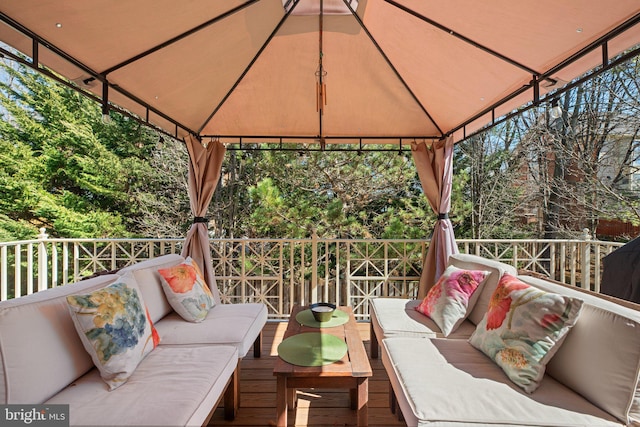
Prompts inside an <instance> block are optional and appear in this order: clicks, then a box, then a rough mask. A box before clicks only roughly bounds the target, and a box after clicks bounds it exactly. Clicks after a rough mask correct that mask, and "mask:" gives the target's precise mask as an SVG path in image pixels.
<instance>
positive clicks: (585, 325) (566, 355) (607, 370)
mask: <svg viewBox="0 0 640 427" xmlns="http://www.w3.org/2000/svg"><path fill="white" fill-rule="evenodd" d="M518 277H519V279H520V280H522V281H523V282H526V283H530V284H532V285H534V286H537V287H539V288H541V289H543V290H546V291H549V292H557V293H563V294H565V295H568V296H572V297H575V298H580V299H582V300H583V301H584V304H583V306H582V312H581V314H580V317H579V318H578V321H577V322H576V324H575V325H574V327H573V329H572V330H571V331H570V332H569V333H568V334H567V337H566V339H565V341H564V343H563V344H562V346H561V347H560V348H559V350H558V352H557V353H556V354H555V356H554V357H553V358H552V359H551V361H550V362H549V364H548V365H547V373H548V374H549V375H551V376H553V377H554V378H556V379H557V380H559V381H560V382H562V383H563V384H566V385H567V386H568V387H571V388H572V389H573V390H575V391H577V392H578V393H580V394H581V395H583V396H585V397H586V398H587V399H589V400H590V401H591V402H593V403H595V404H596V405H598V406H599V407H601V408H603V409H605V410H606V411H608V412H610V413H611V414H613V415H615V416H616V417H617V418H618V419H619V420H621V421H623V422H624V423H628V422H631V420H633V421H635V422H640V405H639V396H640V392H639V390H638V375H639V373H640V312H638V311H636V310H632V309H630V308H627V307H623V306H621V305H618V304H615V303H613V302H611V301H607V300H604V299H602V298H599V297H597V296H594V295H590V294H588V293H584V292H581V291H579V290H577V289H571V288H569V287H566V286H562V285H559V284H555V283H551V282H548V281H546V280H542V279H538V278H535V277H529V276H522V275H521V276H518ZM586 373H588V374H586Z"/></svg>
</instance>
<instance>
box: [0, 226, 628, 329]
mask: <svg viewBox="0 0 640 427" xmlns="http://www.w3.org/2000/svg"><path fill="white" fill-rule="evenodd" d="M182 244H183V240H182V239H50V238H48V236H47V235H46V234H45V233H44V230H43V232H42V234H41V235H40V236H39V238H38V239H36V240H30V241H21V242H5V243H0V300H5V299H9V298H15V297H19V296H22V295H26V294H30V293H33V292H37V291H40V290H43V289H47V288H51V287H55V286H61V285H65V284H67V283H70V282H73V281H77V280H79V279H81V278H82V277H86V276H89V275H91V274H94V273H96V272H100V271H105V270H107V271H108V270H116V269H119V268H122V267H125V266H127V265H129V264H133V263H136V262H140V261H142V260H144V259H148V258H154V257H158V256H161V255H164V254H169V253H180V251H181V250H182ZM621 245H622V244H621V243H613V242H599V241H591V240H589V239H587V238H585V239H583V240H506V239H501V240H490V239H484V240H466V239H461V240H458V246H459V249H460V252H463V253H472V254H476V255H480V256H484V257H487V258H492V259H496V260H499V261H502V262H505V263H507V264H510V265H514V266H516V267H517V268H523V269H528V270H532V271H536V272H540V273H543V274H546V275H547V276H549V277H551V278H553V279H556V280H560V281H562V282H564V283H568V284H571V285H575V286H582V287H584V288H588V289H591V290H594V291H596V292H597V291H599V289H600V277H601V272H600V266H601V260H602V258H604V257H605V256H606V255H607V254H609V253H611V252H612V251H613V250H614V249H615V248H617V247H619V246H621ZM428 246H429V241H428V240H391V239H388V240H385V239H381V240H375V239H352V240H350V239H320V238H311V239H212V240H211V241H210V249H211V258H212V267H213V271H214V274H215V276H216V286H217V287H218V289H219V290H220V294H221V299H222V301H223V302H224V303H243V302H262V303H264V304H266V305H267V307H268V309H269V316H270V317H271V318H273V319H285V318H287V317H288V315H289V313H290V311H291V308H292V306H293V305H294V304H309V303H312V302H317V301H327V302H332V303H336V304H339V305H349V306H351V307H353V309H354V312H355V314H356V316H357V318H359V319H367V318H368V315H369V312H368V310H369V301H370V300H371V299H373V298H378V297H398V298H415V297H417V295H418V287H419V283H420V272H421V271H422V267H423V260H424V259H425V257H426V254H427V250H428Z"/></svg>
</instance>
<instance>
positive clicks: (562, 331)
mask: <svg viewBox="0 0 640 427" xmlns="http://www.w3.org/2000/svg"><path fill="white" fill-rule="evenodd" d="M581 309H582V300H579V299H575V298H570V297H566V296H563V295H558V294H554V293H550V292H544V291H542V290H540V289H538V288H536V287H533V286H530V285H527V284H526V283H524V282H522V281H521V280H519V279H517V278H516V277H514V276H511V275H509V274H505V275H504V276H502V278H501V279H500V282H499V283H498V287H497V288H496V290H495V291H494V292H493V295H492V296H491V300H490V301H489V308H488V310H487V313H486V314H485V315H484V317H483V318H482V321H481V322H480V323H479V324H478V326H477V327H476V330H475V332H474V333H473V335H471V338H469V342H470V343H471V345H473V346H474V347H476V348H477V349H479V350H481V351H482V352H483V353H484V354H486V355H487V356H489V357H490V358H491V359H492V360H493V361H494V362H495V363H496V364H497V365H498V366H500V367H501V368H502V370H503V371H504V372H505V373H506V374H507V376H508V377H509V379H510V380H511V381H513V382H514V383H515V384H517V385H518V386H520V387H522V388H523V389H524V390H525V391H526V392H528V393H532V392H533V391H534V390H535V389H536V388H538V386H539V385H540V381H542V377H543V376H544V372H545V369H546V365H547V363H548V362H549V360H550V359H551V357H552V356H553V355H554V354H555V353H556V351H558V348H559V347H560V345H561V344H562V341H563V340H564V338H565V336H566V334H567V332H569V329H570V328H571V327H572V326H573V325H574V324H575V323H576V321H577V320H578V315H579V314H580V310H581Z"/></svg>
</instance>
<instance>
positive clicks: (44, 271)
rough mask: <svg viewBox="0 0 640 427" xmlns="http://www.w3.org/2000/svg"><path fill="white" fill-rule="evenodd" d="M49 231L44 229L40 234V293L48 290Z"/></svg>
mask: <svg viewBox="0 0 640 427" xmlns="http://www.w3.org/2000/svg"><path fill="white" fill-rule="evenodd" d="M48 238H49V235H48V234H47V229H46V228H44V227H42V228H41V229H40V234H38V292H40V291H44V290H45V289H47V282H48V275H49V266H48V264H49V263H48V259H47V258H48V256H47V242H46V240H47V239H48Z"/></svg>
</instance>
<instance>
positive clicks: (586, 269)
mask: <svg viewBox="0 0 640 427" xmlns="http://www.w3.org/2000/svg"><path fill="white" fill-rule="evenodd" d="M582 233H583V234H582V240H584V243H583V244H582V268H581V269H580V276H581V277H580V287H581V288H583V289H591V233H590V232H589V229H588V228H584V229H583V230H582Z"/></svg>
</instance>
